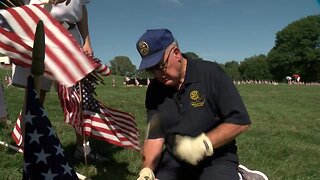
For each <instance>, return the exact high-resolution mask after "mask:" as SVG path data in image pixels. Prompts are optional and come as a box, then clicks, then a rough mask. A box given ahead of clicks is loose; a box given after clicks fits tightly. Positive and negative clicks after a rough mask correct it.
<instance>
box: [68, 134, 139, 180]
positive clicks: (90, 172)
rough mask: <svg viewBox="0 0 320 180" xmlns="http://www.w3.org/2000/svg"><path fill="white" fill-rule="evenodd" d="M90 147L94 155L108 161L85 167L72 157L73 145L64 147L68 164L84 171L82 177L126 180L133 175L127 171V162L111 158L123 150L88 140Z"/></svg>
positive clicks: (92, 179) (82, 162)
mask: <svg viewBox="0 0 320 180" xmlns="http://www.w3.org/2000/svg"><path fill="white" fill-rule="evenodd" d="M90 146H91V148H92V149H93V150H94V151H95V152H96V153H98V154H100V155H101V156H103V157H106V158H108V161H106V162H103V163H88V164H87V166H86V165H85V164H84V161H79V160H77V159H75V158H74V157H73V154H74V152H75V147H76V145H75V144H70V145H68V146H65V147H64V153H65V155H66V157H68V162H70V163H71V164H72V166H73V167H76V169H77V170H78V171H82V172H83V171H86V173H83V175H86V176H87V177H88V178H90V179H91V180H106V179H112V180H126V179H127V178H128V176H130V175H135V174H134V173H132V172H130V171H129V170H128V166H129V162H117V161H116V160H115V159H114V158H113V154H115V153H117V152H118V151H122V150H123V148H121V147H117V146H114V145H111V144H107V143H105V142H101V141H95V140H90ZM78 173H80V172H78ZM81 174H82V173H81Z"/></svg>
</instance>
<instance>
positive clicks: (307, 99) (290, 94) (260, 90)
mask: <svg viewBox="0 0 320 180" xmlns="http://www.w3.org/2000/svg"><path fill="white" fill-rule="evenodd" d="M4 74H5V72H4V71H0V75H1V79H2V80H3V79H4ZM115 78H116V87H112V85H111V79H112V78H111V77H109V78H105V83H106V85H99V87H98V89H97V91H96V92H97V94H98V98H97V99H99V100H101V101H103V102H104V103H105V104H106V105H107V106H109V107H112V108H116V109H119V110H123V111H126V112H128V113H130V114H132V115H133V116H135V118H136V121H137V124H138V128H139V130H140V139H141V142H142V139H143V138H144V136H145V109H144V97H145V92H146V88H145V87H125V86H123V85H122V80H123V78H122V77H115ZM237 87H238V89H239V91H240V94H241V96H242V97H243V100H244V102H245V104H246V106H247V108H248V111H249V114H250V117H251V120H252V125H251V128H250V129H249V131H248V132H246V133H245V134H243V135H241V136H240V137H238V138H237V142H238V147H239V151H238V152H239V157H240V161H241V163H242V164H244V165H246V166H247V167H249V168H251V169H258V170H261V171H263V172H265V173H266V174H267V175H268V177H269V179H270V180H273V179H288V180H293V179H294V180H296V179H301V180H305V179H312V180H313V179H314V180H316V179H320V171H319V167H320V161H319V157H320V140H319V139H320V133H319V132H320V111H319V109H320V86H304V85H300V86H297V85H291V86H289V85H285V84H279V85H277V86H274V85H239V86H237ZM23 95H24V91H23V90H22V89H19V88H16V87H12V86H10V87H9V88H5V98H6V101H7V102H6V103H7V106H8V110H9V113H10V119H11V120H12V121H14V120H15V119H16V117H17V115H18V113H19V111H20V109H21V107H22V103H23ZM45 108H46V110H47V112H48V116H49V118H50V120H51V122H52V123H53V126H54V128H55V131H56V133H57V134H58V136H59V138H60V141H61V143H62V145H63V148H64V149H65V153H66V155H67V156H69V157H70V161H71V163H72V164H73V165H74V167H75V169H76V171H77V172H79V173H81V174H84V175H86V176H87V177H90V178H91V179H93V180H100V179H101V180H102V179H104V180H105V179H112V180H135V179H136V178H137V173H138V172H139V170H140V165H141V164H140V161H141V158H140V156H139V155H140V154H139V152H137V151H134V150H130V149H122V148H119V147H116V146H113V145H108V144H105V143H102V142H98V141H92V142H91V145H92V146H93V147H94V149H95V150H96V151H97V152H99V153H101V154H103V155H104V156H106V157H109V158H110V159H111V161H110V162H108V163H105V164H96V165H87V166H85V165H84V164H83V163H81V162H76V161H74V160H73V159H72V154H73V151H74V148H75V134H74V132H73V129H72V128H71V127H70V126H69V125H66V124H64V123H63V114H62V111H61V109H60V106H59V102H58V99H57V94H56V92H55V91H54V90H53V91H51V92H50V93H49V94H48V95H47V100H46V103H45ZM12 126H13V125H11V126H10V127H9V128H8V129H2V130H1V133H0V140H2V141H6V142H9V143H13V142H12V139H11V135H10V133H11V129H12ZM0 161H1V162H0V172H1V173H0V180H2V179H13V180H16V179H17V180H18V179H21V177H22V164H23V156H22V155H21V154H19V153H16V152H14V151H12V150H9V149H7V148H4V147H2V146H0Z"/></svg>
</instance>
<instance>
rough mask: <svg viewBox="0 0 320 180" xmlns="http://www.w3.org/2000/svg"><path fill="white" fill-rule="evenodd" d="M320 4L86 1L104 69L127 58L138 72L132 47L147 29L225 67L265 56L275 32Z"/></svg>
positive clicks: (308, 0) (296, 0)
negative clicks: (168, 35) (170, 35)
mask: <svg viewBox="0 0 320 180" xmlns="http://www.w3.org/2000/svg"><path fill="white" fill-rule="evenodd" d="M319 2H320V0H113V1H112V0H91V1H90V3H89V4H87V10H88V15H89V16H88V18H89V32H90V37H91V43H92V46H93V50H94V56H95V57H97V58H99V59H100V60H102V61H103V62H104V63H106V64H109V61H110V60H112V59H114V58H115V57H116V56H127V57H129V58H130V60H131V62H132V64H134V65H135V66H136V67H137V68H138V67H139V64H140V60H141V58H140V56H139V54H138V52H137V50H136V42H137V40H138V39H139V38H140V36H141V35H142V34H143V33H144V32H145V31H146V30H147V29H155V28H167V29H169V30H170V31H172V33H173V35H174V37H175V38H176V39H177V40H178V42H179V46H180V49H181V51H182V52H194V53H196V54H197V55H198V56H199V57H201V58H203V59H206V60H210V61H216V62H219V63H225V62H228V61H232V60H235V61H243V60H244V59H245V58H249V57H252V56H255V55H259V54H268V52H269V51H270V49H272V47H273V46H274V44H275V38H276V33H277V32H279V31H281V30H282V29H283V28H285V27H286V26H287V25H288V24H290V23H292V22H294V21H296V20H299V19H301V18H304V17H307V16H310V15H319V14H320V5H319Z"/></svg>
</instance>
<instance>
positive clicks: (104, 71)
mask: <svg viewBox="0 0 320 180" xmlns="http://www.w3.org/2000/svg"><path fill="white" fill-rule="evenodd" d="M93 60H94V61H95V62H96V63H97V66H96V69H95V70H94V71H95V72H97V73H99V74H100V75H101V76H109V75H110V74H111V70H110V68H109V66H107V65H105V64H102V62H101V60H100V59H99V58H93Z"/></svg>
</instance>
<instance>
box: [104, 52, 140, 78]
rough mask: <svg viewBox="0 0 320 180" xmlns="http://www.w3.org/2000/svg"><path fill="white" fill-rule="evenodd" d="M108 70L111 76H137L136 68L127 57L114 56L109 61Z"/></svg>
mask: <svg viewBox="0 0 320 180" xmlns="http://www.w3.org/2000/svg"><path fill="white" fill-rule="evenodd" d="M110 69H111V71H112V74H113V75H119V76H135V75H136V74H137V69H136V66H135V65H133V64H132V62H131V61H130V59H129V58H128V57H127V56H116V57H115V58H114V59H113V60H110Z"/></svg>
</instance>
